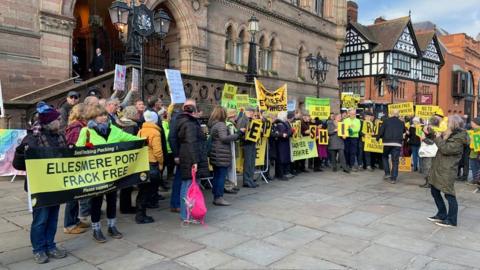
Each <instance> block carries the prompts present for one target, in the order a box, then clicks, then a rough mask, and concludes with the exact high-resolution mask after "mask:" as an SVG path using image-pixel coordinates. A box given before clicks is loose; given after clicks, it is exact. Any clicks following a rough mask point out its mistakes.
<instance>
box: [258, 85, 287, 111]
mask: <svg viewBox="0 0 480 270" xmlns="http://www.w3.org/2000/svg"><path fill="white" fill-rule="evenodd" d="M255 90H256V92H257V100H258V106H259V108H260V110H262V111H269V112H286V111H287V85H286V84H284V85H283V86H282V87H280V88H278V89H277V90H275V91H274V92H270V91H268V90H267V89H266V88H265V86H263V84H262V83H261V82H260V81H259V80H257V79H255Z"/></svg>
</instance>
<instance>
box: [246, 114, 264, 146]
mask: <svg viewBox="0 0 480 270" xmlns="http://www.w3.org/2000/svg"><path fill="white" fill-rule="evenodd" d="M262 125H263V123H262V120H260V119H254V120H252V121H250V125H249V127H248V130H247V132H246V133H245V140H248V141H252V142H258V140H260V137H261V136H262Z"/></svg>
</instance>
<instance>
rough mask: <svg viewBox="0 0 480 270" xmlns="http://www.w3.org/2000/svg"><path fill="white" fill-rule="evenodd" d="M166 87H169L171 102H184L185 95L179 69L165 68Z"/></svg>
mask: <svg viewBox="0 0 480 270" xmlns="http://www.w3.org/2000/svg"><path fill="white" fill-rule="evenodd" d="M165 77H167V83H168V87H169V89H170V98H171V100H172V103H173V104H178V103H185V101H186V100H187V97H186V96H185V90H184V89H183V81H182V75H181V74H180V71H179V70H176V69H165Z"/></svg>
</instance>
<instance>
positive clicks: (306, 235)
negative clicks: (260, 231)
mask: <svg viewBox="0 0 480 270" xmlns="http://www.w3.org/2000/svg"><path fill="white" fill-rule="evenodd" d="M324 234H326V232H322V231H319V230H314V229H310V228H307V227H303V226H295V227H292V228H289V229H287V230H285V231H281V232H278V233H276V234H274V235H271V236H269V237H267V238H265V239H263V240H264V241H265V242H268V243H270V244H274V245H276V246H279V247H284V248H287V249H297V248H298V247H301V246H303V245H305V244H307V243H308V242H311V241H313V240H315V239H318V238H320V237H321V236H323V235H324Z"/></svg>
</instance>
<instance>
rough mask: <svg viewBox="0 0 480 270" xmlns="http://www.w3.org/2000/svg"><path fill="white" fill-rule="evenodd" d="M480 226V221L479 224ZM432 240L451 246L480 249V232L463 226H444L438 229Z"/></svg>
mask: <svg viewBox="0 0 480 270" xmlns="http://www.w3.org/2000/svg"><path fill="white" fill-rule="evenodd" d="M477 226H478V227H480V223H479V224H477ZM431 241H433V242H435V243H440V244H444V245H449V246H455V247H459V248H464V249H471V250H475V251H480V234H479V233H477V232H470V231H467V230H465V229H464V228H462V227H461V226H460V227H458V228H442V229H440V230H437V231H436V232H435V233H434V234H433V235H432V236H431Z"/></svg>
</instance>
